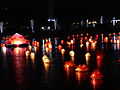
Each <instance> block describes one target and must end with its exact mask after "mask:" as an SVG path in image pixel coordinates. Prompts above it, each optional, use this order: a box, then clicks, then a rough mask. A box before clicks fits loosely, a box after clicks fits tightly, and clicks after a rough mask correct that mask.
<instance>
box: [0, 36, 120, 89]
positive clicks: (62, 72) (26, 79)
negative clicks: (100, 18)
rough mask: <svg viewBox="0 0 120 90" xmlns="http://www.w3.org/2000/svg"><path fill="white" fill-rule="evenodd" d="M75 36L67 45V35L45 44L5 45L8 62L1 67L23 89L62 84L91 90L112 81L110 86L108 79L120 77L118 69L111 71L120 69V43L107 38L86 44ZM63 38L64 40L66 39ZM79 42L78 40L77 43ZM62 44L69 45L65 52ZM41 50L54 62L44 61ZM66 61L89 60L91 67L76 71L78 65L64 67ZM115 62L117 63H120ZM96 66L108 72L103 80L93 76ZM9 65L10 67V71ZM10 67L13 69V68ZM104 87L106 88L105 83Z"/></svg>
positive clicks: (103, 72) (18, 87) (51, 87)
mask: <svg viewBox="0 0 120 90" xmlns="http://www.w3.org/2000/svg"><path fill="white" fill-rule="evenodd" d="M82 37H83V36H82ZM69 38H71V37H69ZM73 39H74V43H73V41H72V44H70V39H69V44H68V45H66V41H64V39H63V38H62V39H61V38H58V37H57V38H48V39H47V38H45V39H43V40H41V42H40V44H42V46H41V47H37V46H35V47H34V45H31V47H30V46H29V47H18V48H3V47H1V54H2V55H3V56H2V60H1V62H2V64H4V65H6V66H4V65H3V66H0V68H2V69H3V70H5V71H6V72H7V73H9V75H10V76H9V77H10V79H9V80H11V82H13V83H10V82H7V80H8V79H6V81H4V82H5V83H7V84H10V85H11V86H12V87H14V88H15V89H20V90H24V89H30V88H31V90H34V89H36V88H40V89H43V88H49V89H57V88H59V87H60V88H62V89H65V88H66V87H67V88H69V87H72V89H73V87H75V86H76V87H77V88H79V89H82V90H85V89H87V90H88V88H89V90H91V89H92V90H98V89H100V88H101V87H103V86H104V85H108V86H106V87H109V84H111V83H112V82H109V80H108V79H110V77H112V80H113V79H115V80H116V78H118V80H120V78H119V77H118V76H117V77H114V76H115V75H114V74H115V73H113V72H111V71H114V70H116V68H117V70H119V69H120V68H119V62H117V60H118V59H120V57H119V56H118V54H119V47H120V46H119V44H115V43H111V44H110V43H104V40H103V41H102V44H101V43H97V44H94V43H89V45H88V44H87V45H86V42H84V40H83V41H82V44H83V46H82V47H80V43H81V40H80V39H79V38H77V39H76V38H75V36H74V38H73ZM60 40H63V41H62V43H61V41H60ZM65 40H66V38H65ZM85 40H88V39H85ZM46 42H47V43H46ZM63 42H64V43H63ZM75 42H76V43H77V44H75ZM79 42H80V43H79ZM45 43H46V45H45ZM59 45H62V48H64V49H65V52H64V53H61V50H62V48H61V47H60V48H58V46H59ZM29 48H30V49H29ZM46 48H47V49H46ZM40 49H41V51H42V53H41V52H40ZM71 50H73V51H74V52H75V55H74V56H70V55H69V52H70V51H71ZM26 51H28V53H26ZM86 53H90V56H86ZM40 54H41V56H43V55H47V56H48V58H49V59H50V61H51V62H50V63H49V64H45V63H43V62H42V60H41V57H40ZM108 54H109V55H108ZM98 56H100V57H98ZM114 59H115V61H116V62H115V63H114V62H113V61H114ZM3 61H4V62H3ZM65 61H72V62H74V64H75V65H78V64H87V66H88V67H89V68H90V70H89V71H88V72H76V71H75V67H73V68H67V69H64V67H63V66H64V63H65ZM115 65H117V67H116V66H115ZM114 67H116V68H114ZM96 68H98V69H99V70H100V71H101V73H102V74H103V75H104V78H103V79H102V80H92V79H91V78H90V75H91V74H92V72H93V70H94V69H96ZM6 69H8V71H7V70H6ZM9 70H10V71H11V72H9ZM3 72H4V71H0V73H3ZM114 72H116V71H114ZM4 74H5V73H4ZM109 74H111V76H109ZM118 75H120V73H118ZM2 77H3V76H2ZM6 77H8V76H4V77H3V78H6ZM3 80H4V79H3ZM62 80H63V81H64V82H63V81H62ZM104 80H106V83H108V84H106V83H105V82H104ZM112 84H113V83H112ZM83 87H84V88H83ZM111 87H112V86H111ZM10 88H11V87H9V89H10ZM102 89H104V87H103V88H102ZM102 89H100V90H102Z"/></svg>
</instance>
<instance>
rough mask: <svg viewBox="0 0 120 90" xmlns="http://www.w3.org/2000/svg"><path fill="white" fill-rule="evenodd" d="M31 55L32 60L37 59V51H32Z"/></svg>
mask: <svg viewBox="0 0 120 90" xmlns="http://www.w3.org/2000/svg"><path fill="white" fill-rule="evenodd" d="M30 57H31V60H34V59H35V53H34V52H31V54H30Z"/></svg>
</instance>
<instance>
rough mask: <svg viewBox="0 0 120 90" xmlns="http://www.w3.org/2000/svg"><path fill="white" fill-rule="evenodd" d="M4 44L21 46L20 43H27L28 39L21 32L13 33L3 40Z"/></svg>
mask: <svg viewBox="0 0 120 90" xmlns="http://www.w3.org/2000/svg"><path fill="white" fill-rule="evenodd" d="M4 43H5V44H6V46H12V45H13V46H21V45H29V43H30V40H27V39H25V37H24V36H22V35H21V34H18V33H16V34H14V35H13V36H12V37H11V38H9V39H8V40H7V41H5V42H4Z"/></svg>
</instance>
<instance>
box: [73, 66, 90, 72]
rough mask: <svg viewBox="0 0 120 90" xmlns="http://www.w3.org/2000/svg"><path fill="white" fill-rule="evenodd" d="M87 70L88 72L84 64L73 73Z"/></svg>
mask: <svg viewBox="0 0 120 90" xmlns="http://www.w3.org/2000/svg"><path fill="white" fill-rule="evenodd" d="M88 70H89V68H88V67H87V65H85V64H83V65H78V66H77V68H76V69H75V71H77V72H85V71H88Z"/></svg>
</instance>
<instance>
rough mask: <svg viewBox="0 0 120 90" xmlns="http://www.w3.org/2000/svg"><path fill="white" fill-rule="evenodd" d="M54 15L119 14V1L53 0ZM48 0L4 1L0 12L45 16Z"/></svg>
mask: <svg viewBox="0 0 120 90" xmlns="http://www.w3.org/2000/svg"><path fill="white" fill-rule="evenodd" d="M53 5H54V17H64V18H67V17H79V16H100V15H106V16H119V15H120V12H119V11H120V7H119V2H115V1H111V0H109V1H105V0H104V1H103V0H96V1H93V0H54V4H53ZM48 8H49V7H48V0H37V1H35V0H29V1H28V0H27V1H26V0H24V1H22V0H21V1H20V0H19V1H18V0H16V1H11V0H9V1H5V0H2V1H1V3H0V9H1V10H0V14H1V16H6V17H10V18H13V17H14V18H20V17H30V18H47V17H48Z"/></svg>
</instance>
